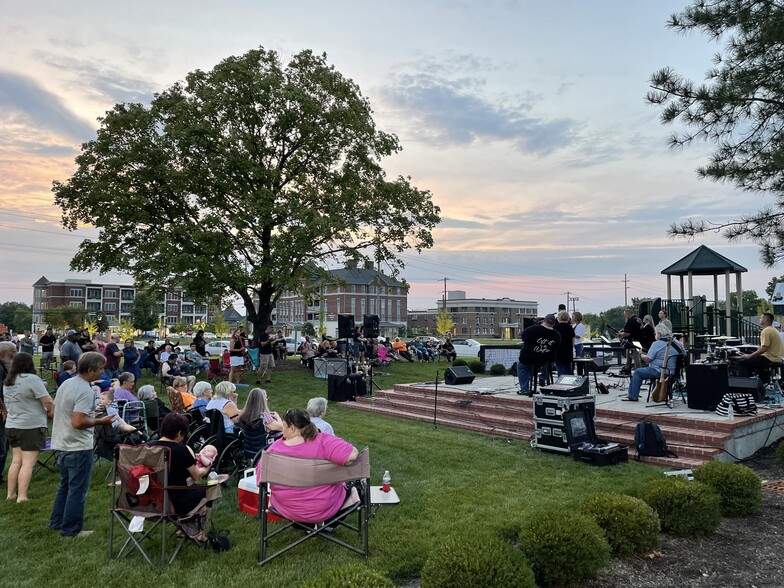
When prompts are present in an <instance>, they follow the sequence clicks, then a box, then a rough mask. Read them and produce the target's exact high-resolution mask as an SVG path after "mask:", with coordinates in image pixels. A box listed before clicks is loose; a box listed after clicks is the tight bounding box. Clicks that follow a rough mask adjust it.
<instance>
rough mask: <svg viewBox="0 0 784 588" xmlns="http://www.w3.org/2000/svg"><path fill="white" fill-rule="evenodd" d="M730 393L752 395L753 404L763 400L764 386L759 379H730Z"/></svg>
mask: <svg viewBox="0 0 784 588" xmlns="http://www.w3.org/2000/svg"><path fill="white" fill-rule="evenodd" d="M730 392H746V393H747V394H753V395H754V401H755V402H762V401H763V400H764V399H765V384H763V383H762V380H760V379H759V378H739V377H735V376H733V377H731V378H730Z"/></svg>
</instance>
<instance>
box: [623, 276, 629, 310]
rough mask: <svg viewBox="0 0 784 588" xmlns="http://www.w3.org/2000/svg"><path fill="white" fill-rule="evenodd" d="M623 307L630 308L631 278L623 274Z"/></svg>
mask: <svg viewBox="0 0 784 588" xmlns="http://www.w3.org/2000/svg"><path fill="white" fill-rule="evenodd" d="M623 307H624V308H629V280H628V279H627V277H626V274H623Z"/></svg>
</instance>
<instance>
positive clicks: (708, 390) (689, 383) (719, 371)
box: [686, 363, 730, 410]
mask: <svg viewBox="0 0 784 588" xmlns="http://www.w3.org/2000/svg"><path fill="white" fill-rule="evenodd" d="M686 390H687V391H688V394H687V396H686V399H687V400H686V402H687V404H688V406H689V408H694V409H696V410H715V409H716V406H717V405H718V404H719V402H721V399H722V397H723V396H724V395H725V394H727V393H728V392H729V391H730V386H729V378H728V376H727V364H726V363H694V364H691V365H688V366H686Z"/></svg>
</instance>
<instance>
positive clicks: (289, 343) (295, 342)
mask: <svg viewBox="0 0 784 588" xmlns="http://www.w3.org/2000/svg"><path fill="white" fill-rule="evenodd" d="M303 341H304V339H295V338H294V337H286V355H294V354H295V353H296V352H297V348H298V347H299V346H300V344H301V343H302V342H303Z"/></svg>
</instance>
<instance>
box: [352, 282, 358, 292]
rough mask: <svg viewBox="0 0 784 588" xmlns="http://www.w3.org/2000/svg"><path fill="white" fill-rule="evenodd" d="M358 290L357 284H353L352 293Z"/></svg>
mask: <svg viewBox="0 0 784 588" xmlns="http://www.w3.org/2000/svg"><path fill="white" fill-rule="evenodd" d="M356 291H357V285H356V284H351V293H352V294H355V293H356Z"/></svg>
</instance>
